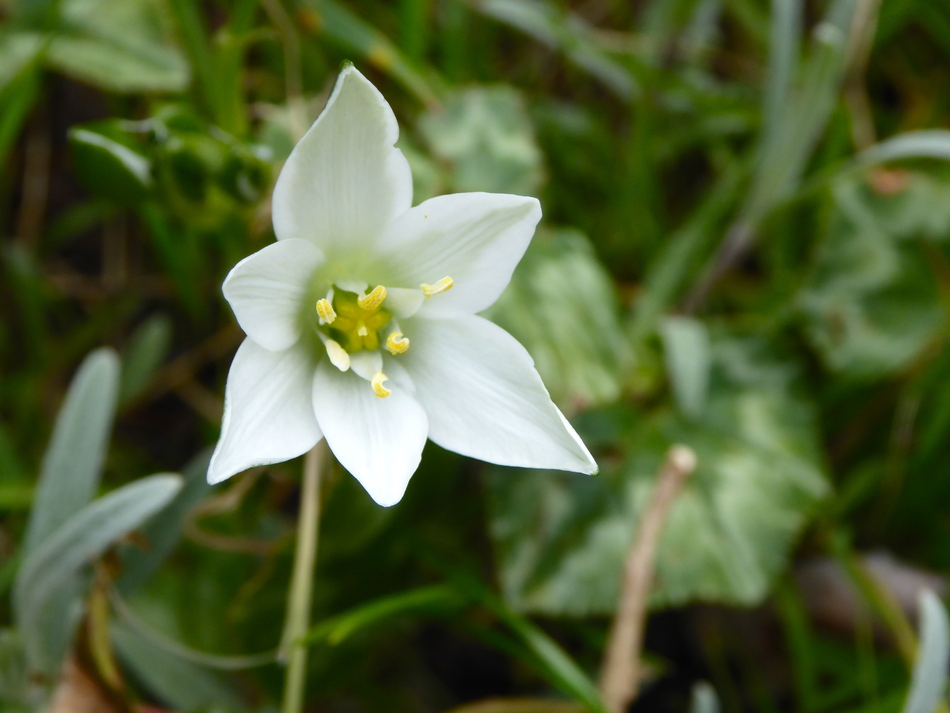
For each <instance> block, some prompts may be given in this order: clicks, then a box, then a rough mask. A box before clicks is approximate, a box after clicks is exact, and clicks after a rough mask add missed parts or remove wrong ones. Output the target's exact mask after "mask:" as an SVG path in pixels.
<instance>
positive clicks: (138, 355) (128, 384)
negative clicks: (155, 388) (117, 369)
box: [119, 314, 172, 403]
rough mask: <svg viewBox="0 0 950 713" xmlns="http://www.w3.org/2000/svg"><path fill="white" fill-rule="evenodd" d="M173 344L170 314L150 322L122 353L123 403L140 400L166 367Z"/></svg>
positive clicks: (135, 334) (121, 382)
mask: <svg viewBox="0 0 950 713" xmlns="http://www.w3.org/2000/svg"><path fill="white" fill-rule="evenodd" d="M171 341H172V321H171V319H170V318H169V317H168V315H166V314H157V315H154V316H153V317H150V318H149V319H148V320H146V321H145V322H144V323H143V324H142V325H141V326H140V327H139V328H138V329H136V330H135V332H134V333H133V334H132V337H131V338H130V339H129V344H128V346H127V347H126V348H125V349H124V350H123V352H122V378H121V379H120V381H119V403H126V402H128V401H131V400H132V399H134V398H135V397H136V396H138V395H139V394H140V393H141V392H142V390H143V389H145V387H146V386H148V385H149V382H150V381H151V380H152V378H153V377H154V376H155V372H156V371H158V367H160V366H161V365H162V362H163V361H164V360H165V357H166V356H167V355H168V350H169V349H170V347H171Z"/></svg>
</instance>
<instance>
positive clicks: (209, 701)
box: [112, 622, 246, 711]
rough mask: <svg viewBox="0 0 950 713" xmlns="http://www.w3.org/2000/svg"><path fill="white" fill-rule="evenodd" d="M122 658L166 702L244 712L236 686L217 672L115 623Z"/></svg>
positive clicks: (196, 708) (180, 707)
mask: <svg viewBox="0 0 950 713" xmlns="http://www.w3.org/2000/svg"><path fill="white" fill-rule="evenodd" d="M112 640H113V643H114V645H115V648H116V651H117V653H118V655H119V657H120V658H121V659H122V661H124V662H125V663H126V664H127V665H128V666H129V667H130V668H131V669H132V671H134V672H135V674H136V676H137V677H138V678H139V679H140V680H141V681H142V683H143V684H144V685H145V687H146V688H147V689H148V690H149V691H151V692H152V694H153V695H155V696H157V697H158V698H159V700H161V701H162V703H164V704H165V705H168V706H171V707H172V708H174V709H175V710H181V711H199V710H211V709H212V707H213V710H216V711H221V710H224V711H244V710H246V707H245V706H244V704H243V702H242V700H241V698H240V696H239V695H238V694H237V692H236V690H235V688H234V687H233V686H232V685H230V684H229V683H228V682H227V681H225V680H224V679H222V678H221V677H220V676H219V675H217V674H216V673H214V672H212V671H209V670H208V669H206V668H205V667H203V666H199V665H197V664H194V663H192V662H190V661H188V660H186V659H184V658H182V657H180V656H175V655H174V654H172V653H170V652H169V651H167V650H166V649H164V648H162V647H160V646H156V645H155V642H154V641H153V640H151V639H149V638H147V637H145V636H143V635H142V634H140V633H139V632H138V631H136V630H135V629H133V628H131V627H129V626H125V625H123V624H120V623H118V622H116V623H114V624H113V625H112Z"/></svg>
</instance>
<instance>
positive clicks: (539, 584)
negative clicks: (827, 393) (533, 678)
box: [490, 333, 828, 615]
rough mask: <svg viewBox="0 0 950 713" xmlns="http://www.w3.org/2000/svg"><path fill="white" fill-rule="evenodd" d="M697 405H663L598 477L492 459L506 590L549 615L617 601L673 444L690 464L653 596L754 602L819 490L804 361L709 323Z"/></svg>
mask: <svg viewBox="0 0 950 713" xmlns="http://www.w3.org/2000/svg"><path fill="white" fill-rule="evenodd" d="M711 349H712V364H713V369H712V376H711V381H710V390H709V401H708V405H707V408H706V409H705V412H704V414H703V417H702V418H701V419H699V420H697V421H695V422H693V421H685V420H683V419H681V418H679V417H677V416H676V414H675V413H673V412H672V411H671V410H669V409H667V408H661V409H659V411H658V412H657V413H655V414H654V415H652V416H650V417H645V416H644V417H643V418H641V420H640V423H639V425H638V426H637V427H635V428H634V431H633V433H631V434H630V435H629V436H628V437H627V438H626V439H625V445H626V447H627V448H628V449H629V457H628V459H627V461H626V463H625V464H624V465H623V466H622V467H620V468H616V469H614V470H613V472H611V470H610V469H609V468H604V470H603V471H602V475H601V476H600V477H598V478H583V477H580V476H577V475H566V474H558V473H553V472H539V471H518V472H511V471H506V470H501V469H496V470H495V471H494V473H493V476H492V478H491V481H490V482H491V492H492V513H493V514H492V535H493V537H494V540H495V544H496V549H497V553H498V557H499V566H500V569H501V581H502V587H503V591H504V593H505V597H506V599H507V600H508V602H509V603H510V604H511V605H512V606H514V607H515V608H517V609H521V610H527V611H533V612H539V613H546V614H552V615H565V614H570V615H589V614H607V613H610V612H612V611H613V610H614V607H615V605H616V601H617V596H618V583H619V577H620V571H621V567H622V562H623V560H624V556H625V553H626V551H627V549H628V547H629V545H630V541H631V538H632V536H633V532H634V530H635V528H636V524H637V522H638V520H639V518H640V514H641V513H642V511H643V508H644V507H645V506H646V504H647V502H648V499H649V495H650V493H651V491H652V488H653V484H654V480H655V475H656V473H657V471H658V469H659V467H660V464H661V462H662V460H663V457H664V454H665V453H666V451H667V449H668V448H669V446H670V445H671V444H674V443H684V444H686V445H688V446H690V447H691V448H693V449H694V450H695V452H696V454H697V456H698V459H699V468H698V470H697V471H696V473H695V474H694V475H693V476H692V478H691V480H690V481H689V482H688V483H687V485H686V487H685V489H684V491H683V493H682V494H681V495H680V497H679V499H678V500H677V502H676V503H675V504H674V506H673V509H672V511H671V513H670V517H669V520H668V521H667V523H666V529H665V530H664V533H663V537H662V540H661V543H660V546H659V550H658V553H657V564H656V584H655V588H654V591H653V593H652V602H653V604H654V605H678V604H683V603H686V602H689V601H696V600H701V601H713V602H723V603H731V604H745V605H749V604H755V603H758V602H759V601H761V600H762V598H763V597H764V596H765V595H766V593H767V592H768V588H769V585H770V583H771V581H772V579H773V578H774V577H775V575H776V574H777V573H778V572H779V571H780V570H781V568H782V567H783V566H784V565H785V560H786V556H787V553H788V551H789V548H790V547H791V545H792V543H793V542H794V540H795V538H796V537H797V535H798V533H799V531H800V529H801V527H802V525H803V524H804V522H805V520H806V518H807V516H808V514H809V512H810V511H811V510H812V509H813V508H814V506H815V505H816V503H817V502H818V500H819V499H820V498H822V497H823V496H824V495H825V494H826V493H827V491H828V484H827V481H826V480H825V476H824V474H823V472H822V466H821V459H820V455H819V453H820V450H819V448H820V443H819V439H818V432H817V423H816V418H815V413H814V408H813V407H812V405H811V403H810V401H809V400H808V398H807V397H806V395H805V394H804V393H803V390H802V384H801V380H800V374H799V369H798V368H797V366H796V365H795V363H794V362H793V361H790V360H789V359H788V357H787V356H786V355H785V354H784V353H783V352H781V351H778V350H776V349H775V348H774V347H772V346H771V345H770V344H769V343H768V342H767V341H766V340H764V339H763V338H761V337H751V336H741V335H731V334H729V333H715V334H713V337H712V340H711Z"/></svg>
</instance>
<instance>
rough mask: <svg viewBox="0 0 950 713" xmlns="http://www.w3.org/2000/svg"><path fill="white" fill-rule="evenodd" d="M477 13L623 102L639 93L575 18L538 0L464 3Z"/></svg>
mask: <svg viewBox="0 0 950 713" xmlns="http://www.w3.org/2000/svg"><path fill="white" fill-rule="evenodd" d="M466 2H467V3H468V4H469V5H471V6H472V7H473V8H475V9H476V10H478V11H479V12H481V13H483V14H485V15H487V16H489V17H492V18H494V19H496V20H498V21H499V22H503V23H505V24H506V25H510V26H511V27H514V28H516V29H518V30H520V31H521V32H524V33H525V34H527V35H529V36H531V37H533V38H534V39H536V40H537V41H538V42H541V43H543V44H545V45H547V46H549V47H552V48H554V49H556V50H558V51H560V52H563V53H564V54H565V55H566V56H567V57H568V58H569V59H570V60H571V61H572V62H573V63H574V64H576V65H577V66H578V67H580V68H582V69H583V70H585V71H586V72H588V73H590V75H591V76H593V77H595V78H597V79H598V80H599V81H601V82H602V83H603V84H604V85H605V86H606V87H608V88H609V89H610V90H612V91H613V92H614V93H615V94H617V95H618V96H619V97H621V98H623V99H630V98H632V97H634V96H635V95H636V94H638V93H639V87H638V86H637V84H636V81H635V80H634V78H633V76H632V74H631V73H630V72H628V71H627V69H626V67H624V66H623V65H622V64H621V63H620V62H618V61H617V60H615V59H614V58H613V57H611V56H610V55H609V54H608V53H607V52H605V51H604V50H603V49H602V48H601V47H600V45H599V44H598V42H597V41H596V39H595V38H594V32H593V30H592V28H591V27H590V26H589V25H588V24H587V23H586V22H585V21H584V20H583V19H581V18H580V17H579V16H577V15H574V14H570V13H566V12H563V11H562V10H561V9H560V8H558V7H557V6H556V4H555V3H549V2H542V1H541V0H466Z"/></svg>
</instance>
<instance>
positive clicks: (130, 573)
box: [116, 451, 211, 593]
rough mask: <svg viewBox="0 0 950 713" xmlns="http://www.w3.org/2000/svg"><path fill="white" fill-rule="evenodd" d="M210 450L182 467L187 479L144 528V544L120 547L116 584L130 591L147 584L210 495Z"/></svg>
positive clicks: (121, 588) (142, 536)
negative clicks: (120, 564)
mask: <svg viewBox="0 0 950 713" xmlns="http://www.w3.org/2000/svg"><path fill="white" fill-rule="evenodd" d="M210 460H211V453H210V451H205V452H204V453H201V454H200V455H198V456H197V457H195V458H194V459H192V461H191V462H190V463H188V465H186V466H185V467H184V469H183V473H182V475H184V483H183V485H182V488H181V490H179V491H178V494H177V495H175V497H174V499H172V500H171V502H169V503H168V504H167V505H166V506H165V507H164V508H163V509H162V510H161V511H160V512H158V513H156V514H155V516H154V517H152V518H151V519H150V520H149V522H148V523H146V524H145V525H144V526H143V527H142V528H141V540H142V541H143V542H145V543H147V544H146V546H145V548H144V549H142V548H141V547H138V546H135V545H128V546H124V547H122V548H121V550H120V552H119V555H120V557H121V559H122V563H123V570H122V575H121V576H120V577H119V580H118V582H117V583H116V586H118V588H119V589H120V590H121V591H122V592H123V593H129V592H133V591H135V590H136V589H137V588H139V587H141V586H142V585H143V584H145V583H146V582H147V581H148V579H149V577H151V576H152V575H153V574H154V573H155V571H156V570H158V568H159V567H160V566H161V565H162V563H163V562H164V561H165V560H166V559H167V558H168V556H169V555H170V554H171V552H172V550H173V549H174V548H175V546H176V545H177V544H178V543H179V541H180V540H181V538H182V529H183V527H184V524H185V521H186V519H187V517H188V516H189V514H190V513H191V511H192V510H193V509H194V508H195V506H197V505H198V504H199V503H201V502H202V501H203V500H205V498H207V497H208V495H209V493H210V491H211V486H210V485H208V478H207V475H208V463H209V462H210Z"/></svg>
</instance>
